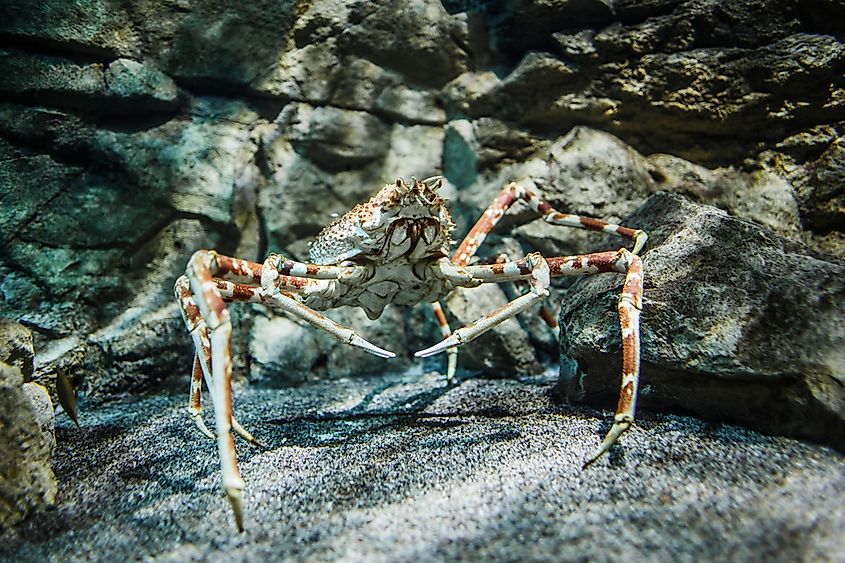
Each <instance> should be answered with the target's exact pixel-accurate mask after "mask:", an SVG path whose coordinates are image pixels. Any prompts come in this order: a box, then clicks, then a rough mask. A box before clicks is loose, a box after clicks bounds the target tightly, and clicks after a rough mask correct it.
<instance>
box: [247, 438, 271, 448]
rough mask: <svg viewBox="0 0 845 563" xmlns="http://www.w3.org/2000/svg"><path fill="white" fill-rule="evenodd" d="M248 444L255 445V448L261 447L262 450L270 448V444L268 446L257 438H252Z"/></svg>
mask: <svg viewBox="0 0 845 563" xmlns="http://www.w3.org/2000/svg"><path fill="white" fill-rule="evenodd" d="M250 444H252V445H253V446H255V447H257V448H261V449H262V450H269V449H270V446H268V445H267V443H266V442H262V441H261V440H259V439H258V438H253V439H252V441H251V442H250Z"/></svg>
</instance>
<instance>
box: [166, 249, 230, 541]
mask: <svg viewBox="0 0 845 563" xmlns="http://www.w3.org/2000/svg"><path fill="white" fill-rule="evenodd" d="M225 262H226V259H225V258H223V259H220V258H219V255H218V254H217V253H216V252H211V251H207V250H199V251H197V252H196V253H194V255H193V256H192V257H191V260H190V261H189V262H188V267H187V269H186V272H185V274H186V276H187V279H188V284H189V286H190V290H191V294H192V295H193V298H194V303H193V306H194V307H195V309H196V310H194V309H193V308H192V307H191V306H192V303H190V302H189V301H188V300H181V299H180V305H181V306H182V309H183V316H184V317H185V322H186V324H188V323H189V321H196V322H195V323H194V326H191V325H188V330H190V331H191V336H192V338H194V342H195V344H197V343H198V342H197V341H198V340H201V339H202V338H203V336H205V333H206V332H207V338H208V343H209V344H208V347H209V349H210V352H211V354H210V355H211V374H212V375H211V381H208V382H207V383H209V389H210V391H211V396H212V397H213V399H212V403H213V405H214V419H215V427H216V429H217V448H218V452H219V455H220V467H221V472H222V476H223V479H222V481H223V490H224V491H225V492H226V496H227V497H228V498H229V502H230V504H231V505H232V510H233V512H234V515H235V524H236V525H237V527H238V530H240V531H243V501H242V496H243V489H244V482H243V479H241V476H240V473H239V471H238V460H237V457H236V453H235V442H234V440H233V438H232V433H231V430H232V361H231V352H230V348H231V339H232V322H231V318H230V316H229V311H228V310H227V309H226V304H225V303H224V301H223V296H222V295H221V293H220V289H219V288H218V287H217V284H216V283H215V281H214V278H213V276H214V275H217V274H220V273H221V271H225V270H223V268H222V264H224V263H225ZM232 265H234V263H233V264H232ZM178 285H180V284H178V282H177V286H178ZM177 297H179V296H178V295H177ZM199 320H202V321H203V323H200V322H199ZM203 325H205V326H203ZM196 350H197V353H198V354H199V353H200V351H202V350H204V346H203V344H202V342H199V346H196ZM200 359H201V360H202V357H201V358H200ZM200 363H202V361H200Z"/></svg>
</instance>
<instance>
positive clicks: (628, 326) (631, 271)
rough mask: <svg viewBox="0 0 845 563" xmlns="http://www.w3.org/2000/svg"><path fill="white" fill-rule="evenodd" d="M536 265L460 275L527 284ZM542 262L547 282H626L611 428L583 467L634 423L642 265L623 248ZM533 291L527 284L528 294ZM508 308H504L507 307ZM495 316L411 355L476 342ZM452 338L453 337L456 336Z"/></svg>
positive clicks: (474, 269)
mask: <svg viewBox="0 0 845 563" xmlns="http://www.w3.org/2000/svg"><path fill="white" fill-rule="evenodd" d="M535 262H536V258H534V255H531V254H529V255H528V256H526V257H525V258H522V259H520V260H516V261H514V262H505V263H503V264H490V265H482V266H465V267H464V268H463V269H462V271H463V272H464V273H466V274H467V275H469V276H470V277H471V278H472V280H474V281H475V282H481V283H499V282H504V281H516V280H522V279H528V280H529V282H531V281H532V279H533V278H535V277H536V273H535V272H536V265H535ZM545 263H546V264H548V272H549V275H550V276H551V277H559V276H579V275H582V276H583V275H591V274H601V273H609V272H618V273H623V274H625V283H624V285H623V286H622V292H621V294H620V297H619V305H618V310H619V324H620V327H621V331H622V383H621V386H620V391H619V401H618V403H617V406H616V414H615V416H614V422H613V426H612V427H611V429H610V431H609V432H608V433H607V436H606V437H605V438H604V440H603V441H602V444H601V445H600V446H599V447H598V449H596V451H595V452H594V453H593V454H592V455H591V456H590V458H589V459H588V460H587V461H586V463H585V464H584V465H585V467H586V466H587V465H589V464H590V463H592V462H593V461H595V460H596V459H597V458H598V457H599V456H601V455H602V454H603V453H605V452H606V451H607V450H609V449H610V447H611V446H612V445H613V444H614V443H615V442H616V440H618V439H619V437H620V436H621V435H622V434H623V433H624V432H625V431H626V430H627V429H628V428H630V427H631V424H632V423H633V422H634V414H635V411H636V402H637V388H638V386H639V379H640V312H641V311H642V297H643V265H642V260H641V259H640V257H639V256H637V255H636V254H634V253H633V252H631V251H629V250H627V249H625V248H622V249H620V250H618V251H611V252H597V253H594V254H585V255H581V256H560V257H556V258H546V259H545ZM533 287H534V286H533V285H532V291H533ZM531 295H532V294H528V295H523V296H522V297H520V298H518V299H515V300H514V301H512V302H511V304H514V303H516V302H517V301H519V300H520V299H523V298H530V296H531ZM511 304H509V305H508V306H506V307H505V308H504V309H509V308H511V307H512V305H511ZM514 308H516V307H514ZM497 313H499V311H496V312H495V313H493V314H491V315H488V316H487V317H484V318H482V319H481V320H480V321H477V322H476V323H472V324H470V325H466V327H463V328H460V329H458V330H457V331H455V334H454V335H453V337H450V338H448V339H446V340H444V341H443V342H441V343H439V344H436V345H435V346H432V347H431V348H428V349H426V350H422V351H420V352H417V354H416V355H417V356H429V355H432V354H436V353H438V352H441V351H443V350H444V349H445V348H446V347H447V346H454V345H456V344H462V343H464V342H468V341H469V340H468V337H471V338H475V337H476V336H478V335H480V334H482V333H483V331H484V330H488V329H489V328H492V327H493V326H495V324H497V323H491V322H488V321H486V319H488V318H490V317H493V316H494V315H496V314H497ZM499 322H501V321H499ZM480 329H483V330H480ZM455 335H458V336H457V337H455Z"/></svg>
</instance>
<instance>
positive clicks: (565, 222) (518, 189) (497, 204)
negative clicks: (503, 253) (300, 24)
mask: <svg viewBox="0 0 845 563" xmlns="http://www.w3.org/2000/svg"><path fill="white" fill-rule="evenodd" d="M519 199H521V200H523V201H525V202H526V203H527V204H528V205H529V206H530V207H531V209H533V210H534V211H536V212H537V213H538V214H540V215H541V216H542V217H543V220H545V221H546V222H547V223H549V224H552V225H558V226H561V227H574V228H578V229H587V230H592V231H601V232H605V233H611V234H615V235H619V236H622V237H626V238H629V239H632V240H633V241H634V248H633V252H634V254H637V253H639V251H640V250H642V248H643V246H644V245H645V243H646V240H647V238H648V237H647V235H646V233H645V232H643V231H642V230H639V229H632V228H629V227H624V226H621V225H616V224H613V223H608V222H606V221H601V220H599V219H594V218H592V217H584V216H580V215H570V214H566V213H560V212H559V211H557V210H555V209H554V208H553V207H552V206H551V205H550V204H549V202H547V201H546V200H545V199H544V198H543V197H542V195H541V194H540V193H539V192H538V191H537V190H533V189H531V188H528V187H525V186H522V185H520V184H518V183H516V182H511V183H510V184H508V185H507V186H505V187H504V188H503V189H502V191H501V192H499V194H498V195H497V196H496V197H495V198H494V199H493V202H492V203H491V204H490V205H489V206H488V207H487V209H486V210H485V211H484V213H482V215H481V217H480V218H479V219H478V221H476V223H475V225H473V227H472V228H471V229H470V231H469V233H467V236H466V237H464V240H463V241H462V242H461V244H460V245H458V248H457V250H455V253H454V254H453V255H452V263H453V264H454V265H456V266H466V265H467V264H468V263H469V261H470V259H471V258H472V257H473V256H475V253H476V251H477V250H478V248H479V247H480V246H481V244H482V243H483V242H484V240H485V239H486V238H487V235H488V234H490V232H491V231H492V230H493V228H494V227H495V226H496V224H497V223H498V222H499V221H500V220H501V218H502V217H503V216H504V214H505V212H506V211H507V210H508V209H509V208H510V207H511V206H512V205H513V204H514V203H515V202H516V201H517V200H519ZM438 305H439V304H438ZM434 312H435V315H438V312H437V310H436V309H435V311H434ZM441 313H442V310H441ZM540 316H541V317H542V318H543V320H544V321H545V322H546V324H547V325H549V327H550V328H552V329H554V328H556V327H557V321H556V320H555V318H554V315H552V313H551V312H550V311H549V310H548V309H547V308H546V307H545V306H542V307H541V309H540ZM444 318H445V317H444ZM438 321H439V315H438ZM445 326H446V329H447V330H448V324H447V325H445ZM442 327H443V323H441V330H442ZM453 358H454V361H455V362H457V350H452V351H450V353H449V361H450V366H451V365H452V361H453Z"/></svg>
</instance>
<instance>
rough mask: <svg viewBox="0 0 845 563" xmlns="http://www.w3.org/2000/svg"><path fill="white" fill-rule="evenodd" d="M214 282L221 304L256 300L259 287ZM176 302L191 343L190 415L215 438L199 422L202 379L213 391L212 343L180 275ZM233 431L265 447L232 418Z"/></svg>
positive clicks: (188, 287)
mask: <svg viewBox="0 0 845 563" xmlns="http://www.w3.org/2000/svg"><path fill="white" fill-rule="evenodd" d="M301 281H303V282H305V281H307V280H301ZM214 283H215V284H216V285H217V287H218V289H219V290H220V293H221V295H222V296H223V300H224V301H236V300H241V301H251V302H256V301H259V298H258V293H259V291H260V288H257V287H250V286H247V285H245V284H236V283H234V282H228V281H225V280H221V279H218V278H214ZM174 292H175V294H176V299H177V301H178V302H179V306H180V309H181V311H182V318H183V320H184V321H185V326H186V327H187V328H188V332H189V333H190V335H191V339H192V341H193V342H194V349H195V350H196V352H195V353H194V366H193V371H192V375H191V392H190V397H191V399H190V404H189V412H190V414H191V418H192V419H193V421H194V424H196V426H197V428H199V430H200V432H202V433H203V434H205V435H206V436H208V437H209V438H212V439H214V437H215V436H214V434H213V433H212V432H211V431H210V430H209V429H208V427H207V426H206V425H205V422H203V420H202V416H201V413H202V380H203V378H205V382H206V385H207V386H208V388H209V390H212V389H214V387H213V384H212V381H211V378H212V374H211V368H210V367H209V366H210V362H211V342H210V340H209V337H208V328H207V327H206V324H205V320H203V318H202V316H201V314H200V311H199V308H198V307H197V305H196V302H195V301H194V298H193V297H192V296H191V290H190V282H189V280H188V278H187V276H182V277H180V278H179V279H178V280H177V281H176V285H175V287H174ZM211 399H212V402H213V401H214V394H213V393H212V394H211ZM232 429H233V430H234V431H235V432H236V433H237V434H238V435H239V436H240V437H241V438H243V439H244V440H246V441H247V442H249V443H251V444H252V445H254V446H259V447H264V444H263V443H261V442H260V441H259V440H257V439H256V438H255V437H253V435H252V434H250V433H249V431H247V430H246V429H245V428H244V427H243V426H241V425H240V423H238V421H237V419H235V418H234V416H233V417H232Z"/></svg>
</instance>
